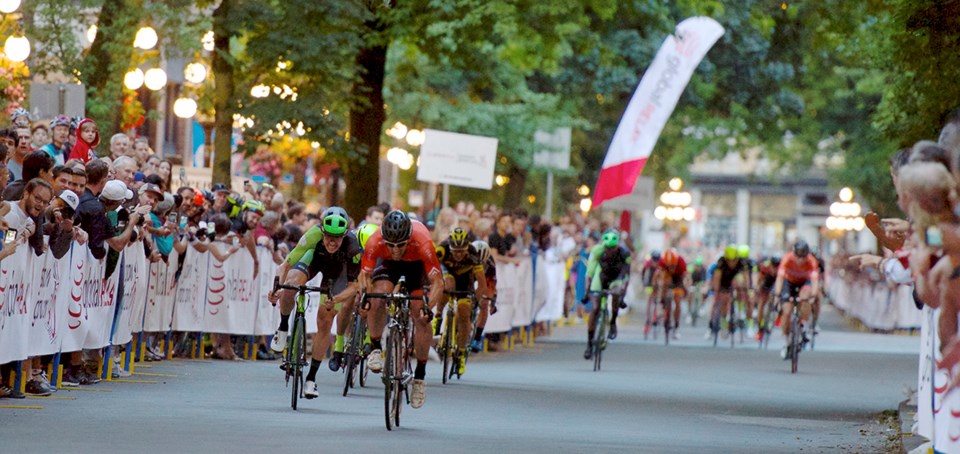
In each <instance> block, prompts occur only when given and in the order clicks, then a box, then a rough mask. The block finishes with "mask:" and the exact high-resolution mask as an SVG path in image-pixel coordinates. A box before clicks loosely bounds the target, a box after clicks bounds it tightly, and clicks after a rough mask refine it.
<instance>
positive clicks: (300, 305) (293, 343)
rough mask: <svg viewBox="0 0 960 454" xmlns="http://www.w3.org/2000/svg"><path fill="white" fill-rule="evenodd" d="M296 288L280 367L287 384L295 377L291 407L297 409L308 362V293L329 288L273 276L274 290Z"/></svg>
mask: <svg viewBox="0 0 960 454" xmlns="http://www.w3.org/2000/svg"><path fill="white" fill-rule="evenodd" d="M277 290H294V291H296V292H297V310H296V312H295V313H294V316H293V326H292V329H291V331H290V337H289V339H288V344H287V351H286V354H285V355H284V357H283V364H281V365H280V367H281V368H282V369H283V370H284V371H285V372H286V376H285V379H286V384H287V386H290V379H291V378H293V388H292V389H291V390H290V407H291V408H293V409H294V410H296V409H297V401H298V400H299V399H302V398H303V368H304V366H306V365H307V364H308V363H307V322H306V319H305V318H304V314H305V313H306V305H307V304H306V301H307V293H323V292H326V291H327V290H325V289H322V288H320V287H311V286H308V285H286V284H281V283H280V278H279V277H274V278H273V291H274V292H276V291H277Z"/></svg>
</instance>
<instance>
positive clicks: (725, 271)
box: [710, 244, 745, 331]
mask: <svg viewBox="0 0 960 454" xmlns="http://www.w3.org/2000/svg"><path fill="white" fill-rule="evenodd" d="M744 271H745V265H744V262H743V261H742V260H740V257H739V253H738V251H737V246H736V245H733V244H731V245H728V246H727V247H726V248H725V249H724V250H723V256H722V257H720V259H719V260H717V264H716V268H714V270H713V276H712V278H711V279H712V280H713V285H712V286H713V295H714V296H713V305H714V308H713V309H714V311H713V312H712V313H713V314H717V313H718V312H717V310H719V314H720V326H714V323H715V322H716V320H713V317H711V320H710V328H711V330H716V329H721V330H724V331H725V330H726V329H728V328H729V327H728V326H727V324H728V320H727V317H724V314H728V313H729V312H730V303H731V302H732V301H731V300H732V299H733V288H734V280H735V279H736V277H737V276H738V275H740V273H742V272H744Z"/></svg>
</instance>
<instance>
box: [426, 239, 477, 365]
mask: <svg viewBox="0 0 960 454" xmlns="http://www.w3.org/2000/svg"><path fill="white" fill-rule="evenodd" d="M437 259H438V260H440V267H441V269H442V271H443V281H444V285H445V286H446V290H447V291H448V292H450V291H458V292H469V291H473V292H474V293H475V295H476V298H477V302H480V301H481V300H482V299H483V298H485V297H486V293H487V278H486V273H485V272H484V267H483V263H481V262H480V253H479V252H478V251H477V250H476V248H474V247H473V245H472V244H470V239H469V238H468V235H467V231H466V230H464V229H462V228H460V227H456V228H454V229H453V231H452V232H450V237H449V238H447V239H445V240H443V241H442V242H440V244H438V245H437ZM474 282H476V284H477V285H476V288H474ZM444 304H446V300H443V301H441V302H440V303H439V305H438V308H437V310H436V313H437V314H442V313H443V308H444ZM457 304H458V306H457V346H458V347H459V348H460V350H461V351H462V350H465V349H466V348H467V342H468V341H469V340H470V335H471V334H473V333H471V332H470V314H471V312H472V311H473V307H472V305H471V302H470V300H469V299H467V298H461V299H459V300H458V301H457ZM439 326H440V324H439V322H438V323H437V327H439ZM466 359H467V357H466V355H460V358H459V360H460V364H459V365H458V367H459V368H460V371H459V373H460V374H461V375H462V374H463V373H464V370H465V369H466Z"/></svg>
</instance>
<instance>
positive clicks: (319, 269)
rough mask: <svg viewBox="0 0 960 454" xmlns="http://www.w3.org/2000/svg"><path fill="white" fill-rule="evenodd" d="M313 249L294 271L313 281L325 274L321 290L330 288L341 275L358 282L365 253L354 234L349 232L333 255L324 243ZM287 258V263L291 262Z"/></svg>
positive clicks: (320, 242) (301, 257) (316, 244)
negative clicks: (318, 274)
mask: <svg viewBox="0 0 960 454" xmlns="http://www.w3.org/2000/svg"><path fill="white" fill-rule="evenodd" d="M314 244H315V246H314V248H313V249H311V250H308V251H307V252H306V253H304V254H303V255H301V256H300V259H299V260H297V262H296V263H295V264H294V265H293V269H295V270H299V271H302V272H303V273H304V274H306V275H307V279H308V280H309V279H312V278H313V277H314V276H316V275H317V273H323V283H322V284H321V285H320V287H321V288H328V287H329V286H330V285H332V284H333V283H334V282H336V281H337V279H338V278H339V277H340V275H341V274H345V275H346V277H347V281H348V282H354V281H356V280H357V276H358V275H360V258H361V257H362V255H363V252H362V251H361V250H360V242H359V241H357V237H356V235H354V234H353V232H347V234H346V235H344V236H343V241H342V242H341V243H340V247H339V248H338V249H337V250H336V251H334V252H333V253H329V252H327V248H326V247H324V245H323V241H319V242H316V243H314ZM289 260H290V259H289V257H288V258H287V263H290V262H289Z"/></svg>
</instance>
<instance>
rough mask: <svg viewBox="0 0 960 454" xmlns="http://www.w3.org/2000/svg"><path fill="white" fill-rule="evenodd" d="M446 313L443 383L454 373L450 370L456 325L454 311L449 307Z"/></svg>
mask: <svg viewBox="0 0 960 454" xmlns="http://www.w3.org/2000/svg"><path fill="white" fill-rule="evenodd" d="M450 304H453V303H450ZM445 314H446V316H445V317H444V319H445V321H444V322H443V339H441V340H440V350H441V353H440V354H441V355H443V384H447V380H448V379H449V378H450V376H452V375H453V371H451V370H450V360H451V356H452V354H451V353H452V352H453V326H454V325H456V320H454V316H453V311H452V310H450V309H447V310H446V311H445Z"/></svg>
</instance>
